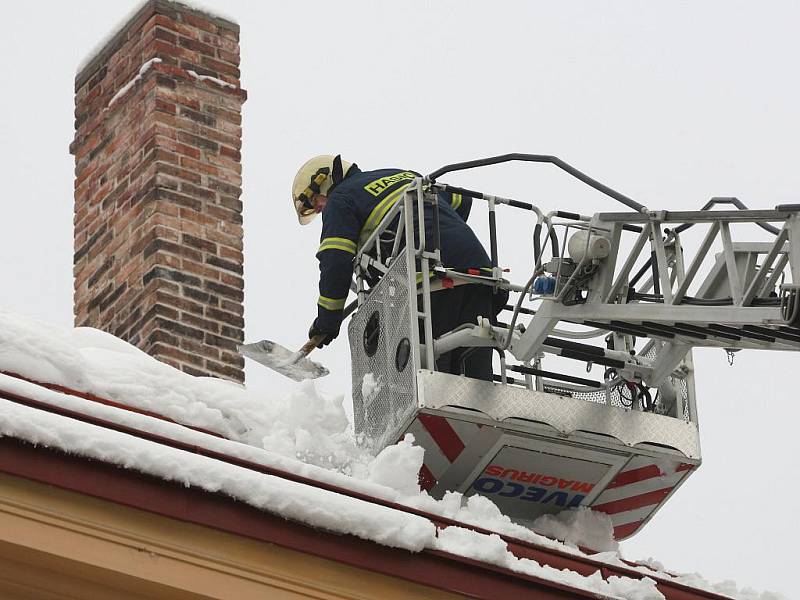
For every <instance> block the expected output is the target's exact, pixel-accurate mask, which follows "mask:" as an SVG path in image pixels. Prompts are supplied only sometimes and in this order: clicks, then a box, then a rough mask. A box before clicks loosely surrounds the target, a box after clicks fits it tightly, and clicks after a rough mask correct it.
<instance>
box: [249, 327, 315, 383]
mask: <svg viewBox="0 0 800 600" xmlns="http://www.w3.org/2000/svg"><path fill="white" fill-rule="evenodd" d="M324 339H325V334H322V335H317V336H314V337H313V338H311V339H310V340H308V341H307V342H306V343H305V344H303V347H302V348H300V350H298V351H297V352H292V351H291V350H289V349H288V348H285V347H284V346H281V345H280V344H278V343H276V342H273V341H272V340H261V341H260V342H255V343H254V344H242V345H241V346H239V354H241V355H242V356H246V357H247V358H251V359H253V360H254V361H256V362H257V363H261V364H262V365H264V366H265V367H269V368H270V369H272V370H273V371H277V372H278V373H280V374H281V375H286V377H288V378H289V379H293V380H294V381H303V380H304V379H316V378H318V377H325V375H327V374H328V373H330V371H328V369H326V368H325V367H323V366H322V365H321V364H319V363H315V362H314V361H313V360H311V359H310V358H308V355H309V353H310V352H311V351H312V350H313V349H314V348H316V347H317V344H319V343H320V342H321V341H322V340H324Z"/></svg>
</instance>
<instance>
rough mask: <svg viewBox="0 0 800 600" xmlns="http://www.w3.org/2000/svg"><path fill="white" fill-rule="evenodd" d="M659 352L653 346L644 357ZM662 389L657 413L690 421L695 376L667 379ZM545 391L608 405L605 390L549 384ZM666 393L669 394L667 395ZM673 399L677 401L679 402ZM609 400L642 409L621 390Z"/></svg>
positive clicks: (658, 396) (613, 391)
mask: <svg viewBox="0 0 800 600" xmlns="http://www.w3.org/2000/svg"><path fill="white" fill-rule="evenodd" d="M657 351H658V347H657V346H653V347H652V348H650V350H648V351H647V352H646V353H645V354H644V356H645V357H646V358H650V359H652V358H655V356H656V354H657ZM688 357H689V358H688V360H691V351H689V353H688ZM662 388H663V389H659V390H658V393H657V395H656V397H655V398H654V400H655V403H656V408H655V412H657V413H658V414H662V415H668V416H670V417H677V418H682V419H683V420H684V421H689V419H690V412H689V394H690V390H691V393H693V392H694V376H693V375H692V373H691V372H690V373H688V374H687V375H686V377H685V378H678V377H667V379H666V381H665V382H664V384H663V385H662ZM669 388H671V389H669ZM544 391H545V392H548V393H551V394H558V395H559V396H570V397H571V398H576V399H578V400H585V401H586V402H596V403H599V404H605V403H606V392H605V391H604V390H601V391H597V392H576V391H573V390H571V389H569V388H568V387H561V386H559V385H555V384H552V383H548V384H546V385H545V386H544ZM664 392H669V393H668V394H667V393H664ZM673 398H674V399H677V402H676V401H675V400H674V399H673ZM608 400H609V403H610V404H611V406H619V407H622V408H633V409H634V410H640V409H641V407H640V406H639V405H638V403H635V404H634V406H633V407H632V406H631V401H630V400H629V399H627V398H622V397H621V396H620V392H619V388H615V389H612V390H611V391H610V392H609V393H608ZM678 412H681V413H682V414H676V413H678Z"/></svg>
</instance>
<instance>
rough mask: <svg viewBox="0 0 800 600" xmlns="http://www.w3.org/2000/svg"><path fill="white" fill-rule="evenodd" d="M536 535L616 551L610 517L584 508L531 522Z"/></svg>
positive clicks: (595, 548) (596, 548)
mask: <svg viewBox="0 0 800 600" xmlns="http://www.w3.org/2000/svg"><path fill="white" fill-rule="evenodd" d="M533 529H534V531H536V532H537V533H541V534H542V535H546V536H550V537H553V538H556V539H558V540H563V541H564V542H566V543H568V544H574V545H575V546H583V547H584V548H592V549H593V550H617V549H618V548H619V544H618V543H617V542H616V541H615V540H614V537H613V536H614V526H613V525H612V524H611V517H609V516H608V515H607V514H605V513H601V512H594V511H592V510H590V509H588V508H586V507H583V506H582V507H579V508H578V509H577V510H565V511H562V512H560V513H558V514H555V515H542V516H541V517H539V518H538V519H536V520H535V521H534V522H533Z"/></svg>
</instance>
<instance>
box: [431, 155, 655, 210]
mask: <svg viewBox="0 0 800 600" xmlns="http://www.w3.org/2000/svg"><path fill="white" fill-rule="evenodd" d="M517 160H518V161H524V162H537V163H550V164H553V165H555V166H557V167H558V168H559V169H561V170H563V171H566V172H567V173H569V174H570V175H572V176H573V177H575V178H576V179H578V180H580V181H582V182H583V183H585V184H586V185H588V186H591V187H593V188H594V189H596V190H597V191H599V192H602V193H604V194H605V195H606V196H610V197H611V198H614V200H617V201H618V202H621V203H622V204H624V205H625V206H627V207H628V208H632V209H633V210H635V211H636V212H641V213H644V212H647V207H645V206H644V205H643V204H639V203H638V202H636V200H633V199H632V198H628V197H627V196H626V195H624V194H622V193H620V192H618V191H617V190H615V189H613V188H610V187H608V186H607V185H605V184H603V183H600V182H599V181H597V180H596V179H592V178H591V177H589V176H588V175H586V173H583V172H581V171H579V170H578V169H576V168H575V167H573V166H572V165H570V164H568V163H566V162H564V161H563V160H561V159H560V158H558V157H556V156H548V155H545V154H521V153H518V152H515V153H512V154H502V155H500V156H490V157H488V158H479V159H477V160H468V161H466V162H460V163H453V164H451V165H445V166H444V167H441V168H440V169H437V170H436V171H434V172H433V173H431V174H430V175H428V177H427V178H428V180H429V181H431V182H435V181H436V179H437V178H439V177H441V176H442V175H444V174H445V173H450V172H452V171H464V170H466V169H474V168H475V167H486V166H489V165H497V164H500V163H504V162H510V161H517Z"/></svg>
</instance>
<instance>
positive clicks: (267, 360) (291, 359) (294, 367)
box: [238, 301, 358, 381]
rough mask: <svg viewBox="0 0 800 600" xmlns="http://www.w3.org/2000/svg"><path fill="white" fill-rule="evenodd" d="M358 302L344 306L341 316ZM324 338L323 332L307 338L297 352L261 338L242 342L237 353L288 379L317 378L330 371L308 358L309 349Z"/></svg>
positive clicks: (344, 315)
mask: <svg viewBox="0 0 800 600" xmlns="http://www.w3.org/2000/svg"><path fill="white" fill-rule="evenodd" d="M357 305H358V302H356V301H353V302H351V303H350V304H349V305H348V306H347V307H345V309H344V312H343V313H342V318H343V319H344V318H346V317H348V316H349V315H350V313H352V312H353V311H354V310H355V309H356V306H357ZM323 339H325V334H321V335H316V336H314V337H313V338H311V339H310V340H308V341H307V342H306V343H305V344H303V346H302V347H301V348H300V350H298V351H297V352H292V351H291V350H289V349H288V348H285V347H283V346H281V345H280V344H278V343H277V342H273V341H272V340H261V341H260V342H255V343H253V344H242V345H241V346H239V348H238V350H239V354H241V355H242V356H246V357H247V358H250V359H252V360H254V361H256V362H257V363H261V364H262V365H264V366H265V367H269V368H270V369H272V370H273V371H277V372H278V373H280V374H281V375H286V377H288V378H289V379H292V380H294V381H303V380H304V379H317V378H318V377H325V375H327V374H328V373H330V371H328V369H326V368H325V367H323V366H322V365H321V364H319V363H315V362H314V361H313V360H311V359H310V358H308V355H309V354H311V351H312V350H313V349H314V348H316V347H317V345H318V344H319V343H320V342H321V341H322V340H323Z"/></svg>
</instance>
